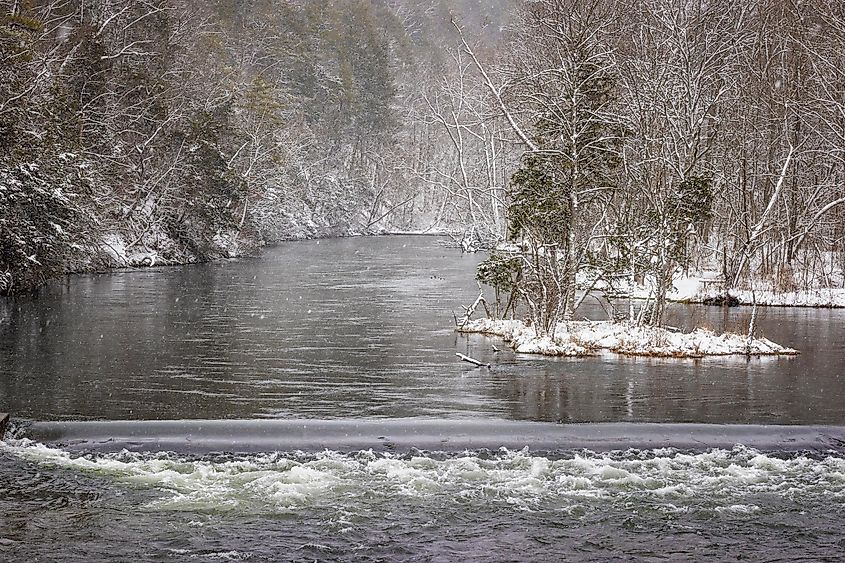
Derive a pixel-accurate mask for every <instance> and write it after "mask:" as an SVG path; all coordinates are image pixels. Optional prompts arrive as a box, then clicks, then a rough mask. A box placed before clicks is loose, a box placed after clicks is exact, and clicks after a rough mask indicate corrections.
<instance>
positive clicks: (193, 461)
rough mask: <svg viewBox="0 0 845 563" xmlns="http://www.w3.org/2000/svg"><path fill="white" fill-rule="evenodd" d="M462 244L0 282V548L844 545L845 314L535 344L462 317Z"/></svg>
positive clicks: (307, 552)
mask: <svg viewBox="0 0 845 563" xmlns="http://www.w3.org/2000/svg"><path fill="white" fill-rule="evenodd" d="M479 259H480V257H479V256H468V255H461V254H459V253H458V252H457V251H455V250H453V249H448V248H445V247H443V246H441V245H439V244H438V243H437V239H435V238H433V237H382V238H358V239H342V240H323V241H308V242H296V243H288V244H283V245H280V246H277V247H274V248H269V249H266V250H265V251H264V252H263V253H262V254H261V255H260V256H259V257H256V258H250V259H241V260H235V261H230V262H225V263H222V264H211V265H195V266H188V267H182V268H157V269H149V270H142V271H134V272H130V271H126V272H117V273H111V274H104V275H99V276H76V277H72V278H70V279H68V280H67V282H66V283H60V284H55V285H52V286H50V287H48V288H46V289H45V290H43V291H42V292H40V293H39V294H37V295H35V296H28V297H18V298H15V299H10V300H6V301H2V302H0V411H2V412H11V413H12V414H13V416H14V418H15V420H16V424H15V428H13V431H12V433H11V436H10V437H8V438H7V442H6V443H5V444H3V445H0V560H11V561H33V560H85V561H91V560H104V559H118V560H128V559H133V560H138V561H147V560H150V561H156V560H192V561H197V560H199V561H203V560H208V561H222V560H251V561H266V560H315V559H316V560H336V559H344V560H397V559H398V560H444V561H445V560H455V559H473V560H490V561H503V560H515V561H517V560H518V561H521V560H542V559H549V558H555V559H559V558H560V557H561V556H564V555H565V556H566V557H567V558H568V559H577V560H607V559H614V558H617V559H626V560H627V559H639V560H657V559H671V560H678V559H701V558H705V557H710V558H718V559H739V558H752V559H761V558H765V559H781V558H782V559H786V560H794V559H796V558H805V559H824V558H827V559H834V558H837V557H840V554H841V553H842V552H843V550H845V541H843V537H845V502H843V501H845V456H843V451H844V450H845V447H843V444H842V442H841V440H840V439H839V438H838V437H837V436H841V432H840V430H841V429H839V428H837V427H838V426H841V425H845V409H843V408H842V406H843V405H845V378H843V372H845V370H843V368H842V361H843V359H845V329H843V327H845V322H844V321H845V312H843V311H831V310H816V309H764V310H762V311H761V314H760V319H759V321H758V326H759V333H760V334H762V335H764V336H766V337H768V338H770V339H772V340H774V341H776V342H778V343H781V344H784V345H789V346H792V347H795V348H798V349H799V350H801V352H802V354H801V355H800V356H798V357H794V358H762V359H761V358H750V359H747V358H716V359H704V360H670V359H654V358H619V357H614V356H610V355H607V356H600V357H594V358H583V359H551V358H537V357H526V356H520V355H516V354H513V353H512V352H510V350H509V349H507V348H505V347H504V346H502V345H501V343H500V342H498V341H496V340H495V339H490V338H487V337H484V336H479V335H469V336H464V335H458V334H456V333H455V332H454V331H453V330H452V326H453V317H452V315H453V312H455V313H459V312H460V310H461V305H462V304H466V303H469V302H470V301H472V300H473V299H474V297H475V295H476V293H477V288H476V287H475V283H474V281H473V271H474V267H475V264H476V262H477V260H479ZM580 312H581V313H582V314H584V315H588V316H591V317H593V318H601V315H602V314H603V310H602V308H601V306H600V305H599V303H598V300H596V299H589V300H588V302H587V304H586V305H585V307H584V308H583V311H580ZM749 314H750V311H748V310H747V309H744V308H736V309H729V310H728V309H721V308H706V307H700V306H680V305H679V306H673V307H672V308H671V311H670V319H669V323H670V324H673V325H675V326H678V327H684V328H689V327H691V326H701V325H705V326H710V327H712V328H714V329H716V330H723V329H729V330H742V327H744V326H746V325H747V322H748V316H749ZM493 344H496V345H497V346H499V348H502V349H503V350H502V351H501V352H494V351H493V348H492V345H493ZM456 351H457V352H461V353H465V354H468V355H471V356H473V357H476V358H479V359H481V360H483V361H485V362H491V363H492V364H493V366H492V368H491V369H489V370H488V369H486V368H474V367H472V366H470V365H468V364H466V363H461V362H459V361H457V359H456V358H455V355H454V354H455V352H456ZM187 419H196V420H197V421H198V422H197V423H190V422H184V423H170V422H166V423H162V424H158V425H155V424H152V423H151V422H149V421H155V420H161V421H171V420H187ZM222 419H249V420H250V421H252V422H248V423H245V422H232V423H231V424H229V426H230V427H237V428H239V429H240V430H238V432H235V433H231V432H234V431H230V434H231V435H227V436H226V439H227V440H229V441H228V442H225V443H226V444H228V445H232V444H234V446H232V447H228V445H227V446H226V447H221V446H220V444H221V443H223V442H221V441H220V440H221V430H220V428H221V426H220V425H221V424H225V423H220V422H217V423H203V422H200V421H202V420H218V421H219V420H222ZM103 420H105V421H123V422H111V423H102V422H92V423H86V422H85V421H103ZM261 420H265V421H267V422H266V423H261V422H260V421H261ZM31 421H35V422H33V423H32V424H30V422H31ZM133 421H137V422H133ZM142 421H147V422H142ZM309 421H311V422H310V423H309ZM356 421H357V422H360V425H359V426H360V427H358V426H355V424H356ZM380 421H381V422H380ZM435 421H440V422H435ZM462 421H464V422H462ZM558 422H565V423H576V422H577V423H597V422H602V423H611V424H606V425H590V424H585V425H572V426H570V425H566V426H561V425H560V424H555V423H558ZM631 423H657V424H652V425H636V424H635V426H633V427H632V426H631V425H630V424H631ZM669 423H672V424H669ZM689 423H707V424H708V425H711V426H704V427H702V426H701V425H690V424H689ZM347 424H351V425H352V426H353V427H354V428H352V429H351V430H350V429H348V428H346V426H343V425H347ZM435 424H442V425H441V426H433V425H435ZM733 424H742V425H744V426H741V427H737V426H722V425H733ZM769 424H787V425H798V426H800V429H799V430H796V431H795V432H793V433H789V432H786V430H785V429H777V428H774V427H768V426H764V425H769ZM174 425H176V426H174ZM179 425H184V426H179ZM286 425H287V426H286ZM337 425H342V426H341V427H340V429H338V427H337ZM712 425H719V426H712ZM293 426H297V428H298V427H299V426H302V427H303V428H306V430H303V431H302V432H304V434H302V433H301V434H296V436H300V438H298V439H299V441H297V440H293V439H292V438H290V437H289V434H291V433H292V431H291V430H290V428H292V427H293ZM285 428H287V430H285ZM344 428H346V429H344ZM362 428H363V429H362ZM497 428H498V429H500V430H501V434H500V435H501V436H502V437H501V440H499V442H497V438H496V429H497ZM573 428H577V429H586V430H584V432H585V434H584V435H585V436H587V438H584V437H583V436H582V435H581V434H580V433H578V432H581V430H578V432H576V434H577V435H572V436H569V437H568V438H567V439H566V440H563V438H562V437H560V432H561V431H562V430H561V429H570V430H571V429H573ZM632 428H635V429H638V430H636V432H634V431H633V430H632ZM643 428H646V429H648V430H647V432H646V431H641V430H639V429H643ZM702 428H705V429H706V428H715V429H716V430H715V431H713V432H710V431H705V430H702ZM327 429H329V430H327ZM331 429H334V430H331ZM432 429H434V430H432ZM505 429H507V432H508V434H507V436H508V438H507V439H506V438H505V437H504V435H505V432H506V430H505ZM743 429H747V430H743ZM803 429H806V432H805V431H804V430H803ZM165 430H166V432H170V433H171V434H172V435H178V436H181V437H182V438H183V439H181V441H179V442H165V441H162V440H164V438H163V434H162V432H165ZM330 431H331V432H333V434H331V433H330ZM567 431H569V430H567ZM708 432H709V434H708ZM632 434H636V435H637V436H640V435H641V434H643V435H645V434H647V435H648V436H657V438H648V439H647V440H646V439H640V438H637V439H631V435H632ZM710 434H712V435H713V436H712V439H710V438H708V437H707V436H709V435H710ZM291 435H292V434H291ZM432 435H434V436H435V438H436V439H434V440H432V439H429V438H431V436H432ZM268 436H270V438H268ZM302 436H304V438H303V437H302ZM338 436H341V438H338ZM420 436H427V438H426V439H427V441H424V440H423V439H422V438H420ZM491 436H493V437H492V438H491ZM590 436H592V437H590ZM596 436H599V438H600V439H596V438H595V437H596ZM747 436H748V438H747V439H746V437H747ZM629 439H630V440H632V441H626V440H629ZM151 440H153V441H155V440H158V441H157V442H155V443H156V444H157V446H156V447H153V446H151V444H152V443H153V442H151ZM332 440H334V441H332ZM344 440H346V441H344ZM356 440H357V441H356ZM415 440H418V441H419V442H418V443H415ZM556 440H559V441H557V442H556ZM584 440H586V441H584ZM95 443H96V444H97V447H94V444H95ZM439 444H443V446H442V447H440V446H439ZM505 444H506V445H507V446H508V447H507V448H506V449H500V448H499V447H498V446H499V445H505ZM521 444H527V445H530V446H531V447H529V448H528V449H523V448H522V447H520V446H521ZM555 444H560V445H561V447H554V446H555ZM602 444H617V445H618V444H622V445H623V446H625V445H626V444H627V445H628V446H630V448H626V447H623V448H622V449H617V447H613V448H611V447H610V446H608V447H602ZM696 444H700V445H696ZM414 445H417V446H418V447H426V448H427V449H425V450H417V449H415V448H414ZM564 445H565V446H564ZM265 446H266V448H265ZM271 446H272V447H271ZM323 446H325V447H323ZM327 448H328V449H327ZM265 449H266V450H268V451H264V450H265ZM279 449H281V450H282V451H269V450H279ZM217 450H230V451H242V452H252V453H242V454H232V453H229V454H225V453H216V451H217Z"/></svg>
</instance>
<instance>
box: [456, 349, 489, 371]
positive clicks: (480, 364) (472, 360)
mask: <svg viewBox="0 0 845 563" xmlns="http://www.w3.org/2000/svg"><path fill="white" fill-rule="evenodd" d="M455 355H456V356H457V357H459V358H460V359H461V361H462V362H469V363H471V364H475V365H477V366H479V367H485V368H490V364H485V363H484V362H480V361H478V360H476V359H475V358H470V357H469V356H465V355H464V354H461V353H460V352H455Z"/></svg>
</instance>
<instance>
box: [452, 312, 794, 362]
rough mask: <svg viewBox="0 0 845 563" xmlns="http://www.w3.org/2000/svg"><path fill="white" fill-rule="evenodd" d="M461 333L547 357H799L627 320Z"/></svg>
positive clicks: (743, 339)
mask: <svg viewBox="0 0 845 563" xmlns="http://www.w3.org/2000/svg"><path fill="white" fill-rule="evenodd" d="M459 330H460V331H461V332H474V333H482V334H493V335H496V336H500V337H502V339H504V340H505V341H506V342H509V343H510V345H511V347H512V348H513V349H514V350H515V351H516V352H520V353H526V354H543V355H546V356H587V355H591V354H594V353H595V352H597V351H599V350H609V351H611V352H616V353H618V354H626V355H631V356H660V357H674V358H701V357H704V356H728V355H734V354H742V355H744V354H751V355H761V356H769V355H793V354H797V353H798V352H797V351H796V350H793V349H792V348H786V347H784V346H781V345H779V344H776V343H774V342H772V341H771V340H768V339H766V338H754V339H752V340H751V342H750V343H749V342H748V337H747V336H746V335H740V334H732V333H725V334H715V333H713V332H711V331H709V330H705V329H696V330H695V331H693V332H690V333H681V332H672V331H669V330H666V329H663V328H652V327H638V326H633V325H631V324H629V323H627V322H620V323H614V322H609V321H597V322H593V321H578V322H570V323H561V324H560V325H559V326H558V328H557V330H556V331H555V336H554V338H549V337H545V338H538V337H537V335H536V333H535V332H534V329H533V328H532V327H530V326H526V325H525V323H523V322H522V321H507V320H504V321H494V320H490V319H476V320H473V321H469V322H468V323H467V324H466V325H464V327H463V328H461V329H459Z"/></svg>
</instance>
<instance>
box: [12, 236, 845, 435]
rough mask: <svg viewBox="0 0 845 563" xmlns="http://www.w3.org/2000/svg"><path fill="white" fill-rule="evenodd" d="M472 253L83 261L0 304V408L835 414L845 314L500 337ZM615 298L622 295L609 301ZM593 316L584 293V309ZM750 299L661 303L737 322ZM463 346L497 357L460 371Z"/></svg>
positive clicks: (318, 413) (357, 246)
mask: <svg viewBox="0 0 845 563" xmlns="http://www.w3.org/2000/svg"><path fill="white" fill-rule="evenodd" d="M480 258H481V257H480V256H467V255H463V256H462V255H461V254H459V253H458V252H456V251H454V250H451V249H447V248H444V247H442V246H440V245H439V244H437V241H436V239H434V238H431V237H389V238H366V239H346V240H328V241H310V242H297V243H289V244H283V245H280V246H278V247H275V248H271V249H267V250H266V251H265V252H264V253H263V254H262V256H261V257H259V258H252V259H243V260H238V261H232V262H227V263H223V264H212V265H197V266H190V267H185V268H162V269H154V270H143V271H137V272H119V273H113V274H108V275H100V276H79V277H74V278H71V279H70V280H69V281H67V282H66V283H61V284H56V285H53V286H51V287H49V288H48V289H46V290H44V291H42V292H41V293H40V294H38V295H37V296H33V297H19V298H16V299H12V300H5V301H0V362H2V365H0V410H2V411H11V412H13V413H16V414H17V415H18V416H25V417H31V418H37V419H58V418H64V417H71V418H115V419H123V418H128V419H133V418H134V419H154V418H159V419H166V418H224V417H230V418H235V417H238V418H252V417H303V416H305V417H316V418H331V417H345V416H352V417H355V416H390V417H394V416H448V417H466V416H470V417H474V416H485V417H486V416H498V417H506V418H515V419H532V420H547V421H553V420H563V421H612V420H642V421H679V422H681V421H700V422H718V421H727V422H757V423H765V422H781V423H783V422H792V423H828V424H837V423H845V414H843V412H842V410H841V405H842V404H843V401H845V382H843V380H842V377H841V371H842V370H841V367H840V365H839V362H840V361H841V358H843V357H845V354H843V353H845V333H843V321H845V312H843V311H830V310H816V309H793V310H790V309H761V311H760V316H759V319H758V326H759V332H758V333H759V334H762V335H764V336H766V337H768V338H771V339H772V340H774V341H776V342H780V343H783V344H786V345H790V346H794V347H797V348H799V349H800V350H801V351H802V352H803V353H802V355H801V356H799V357H797V358H751V359H747V358H716V359H706V360H674V359H655V358H619V357H616V356H602V357H596V358H585V359H548V358H534V357H526V356H517V355H515V354H513V353H512V352H510V350H508V349H505V350H503V351H502V352H500V353H498V354H496V353H494V352H493V350H492V347H491V344H493V343H496V344H497V345H499V347H500V348H501V347H502V346H501V345H500V343H499V342H497V341H496V340H495V339H488V338H486V337H482V336H478V335H470V336H462V335H457V334H455V333H454V332H453V331H452V329H451V324H452V312H453V311H459V310H460V305H461V304H462V303H467V302H469V301H471V300H472V299H473V298H474V296H475V293H476V291H477V289H476V288H475V284H474V280H473V270H474V267H475V264H476V263H477V261H478V260H479V259H480ZM622 306H623V307H624V304H622ZM583 313H584V314H586V315H589V316H591V317H593V318H601V316H602V315H603V313H602V309H601V307H600V306H599V304H597V303H596V302H595V301H593V300H590V301H588V303H587V304H586V305H585V310H584V312H583ZM749 314H750V310H749V309H747V308H735V309H730V310H728V309H720V308H706V307H699V306H680V305H679V306H674V307H672V308H671V311H670V316H669V319H668V322H669V324H672V325H674V326H679V327H682V328H690V327H692V326H696V325H699V326H709V327H712V328H714V329H716V330H723V329H725V328H727V329H728V330H739V331H742V330H744V328H745V327H746V326H747V323H748V320H749ZM455 351H460V352H463V353H467V354H469V355H472V356H474V357H478V358H479V359H482V360H484V361H490V362H492V363H493V364H494V367H493V369H492V370H490V371H488V370H486V369H473V368H472V367H471V366H468V365H467V364H463V363H460V362H458V361H456V359H455V357H454V352H455Z"/></svg>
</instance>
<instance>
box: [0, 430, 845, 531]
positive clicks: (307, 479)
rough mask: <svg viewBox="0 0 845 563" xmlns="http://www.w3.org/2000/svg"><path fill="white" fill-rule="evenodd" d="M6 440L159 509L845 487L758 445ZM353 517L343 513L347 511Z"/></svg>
mask: <svg viewBox="0 0 845 563" xmlns="http://www.w3.org/2000/svg"><path fill="white" fill-rule="evenodd" d="M0 448H2V449H4V450H5V451H7V452H10V453H12V454H14V455H17V456H20V457H21V458H24V459H27V460H30V461H33V462H36V463H38V464H41V465H43V466H47V467H56V468H61V469H67V470H71V471H79V472H83V473H87V474H92V475H99V476H103V477H107V478H109V479H113V480H115V481H116V482H117V483H120V484H123V485H125V486H130V487H139V488H143V489H153V490H158V491H160V493H161V494H160V498H159V499H158V500H156V501H154V502H152V503H151V504H150V505H148V507H147V508H148V509H152V510H191V511H211V512H227V511H235V512H248V513H255V512H264V513H282V512H289V511H296V510H300V509H303V508H307V507H311V506H331V507H333V508H337V510H338V513H339V514H343V511H344V510H349V511H354V510H355V508H356V503H360V502H361V501H362V499H366V501H367V502H368V503H375V504H382V505H384V506H390V505H391V503H394V502H397V501H402V499H411V500H413V499H424V498H432V497H436V498H441V497H442V496H444V495H445V496H446V497H447V498H454V499H463V501H466V502H485V503H488V502H499V503H503V504H506V505H513V506H514V507H516V508H519V509H525V510H530V509H533V508H535V507H537V506H538V505H540V504H542V503H544V502H552V503H554V505H555V507H556V508H558V509H561V510H570V509H573V510H574V507H575V506H578V505H581V504H583V503H590V502H593V501H596V499H599V500H602V502H605V501H608V502H615V501H617V500H619V501H621V502H629V501H630V500H631V499H639V500H641V501H644V502H648V503H650V504H651V505H653V506H655V507H657V509H659V510H665V511H669V512H676V511H685V510H689V509H690V506H693V505H689V506H688V505H687V504H685V503H691V502H693V500H691V499H694V505H695V506H698V504H696V503H701V502H702V499H704V500H706V502H707V503H709V506H710V509H711V510H715V511H716V512H718V513H723V512H724V513H730V514H750V513H753V512H755V511H756V510H757V509H758V508H759V507H756V505H755V504H754V503H753V502H748V501H744V500H743V499H744V497H746V496H750V495H757V494H760V493H776V494H779V495H784V496H787V497H789V498H793V499H799V500H806V499H808V498H811V497H813V496H814V495H815V496H818V497H825V498H828V499H829V498H831V497H834V498H843V497H845V459H843V458H842V457H838V456H834V455H831V456H828V457H823V458H820V459H815V458H810V457H806V456H802V455H797V456H792V457H787V458H781V457H778V456H774V455H770V454H765V453H760V452H757V451H755V450H752V449H746V448H743V447H737V448H734V449H733V450H710V451H707V452H703V453H698V454H690V453H682V452H675V451H673V450H670V449H661V450H653V451H629V452H611V453H602V454H598V453H592V452H582V453H579V454H577V455H563V456H562V457H561V458H560V459H557V458H548V457H543V456H540V455H533V454H531V453H530V452H528V451H527V450H522V451H507V450H504V449H503V450H502V451H500V452H498V453H497V454H494V455H489V454H488V455H476V454H473V453H469V452H467V453H465V454H463V455H458V456H448V455H435V456H427V455H416V456H398V455H391V454H375V453H373V452H372V451H366V452H357V453H352V454H342V453H338V452H332V451H325V452H322V453H319V454H309V455H306V454H302V453H291V454H280V453H274V454H262V455H250V456H242V457H237V458H221V459H213V458H187V457H179V456H176V455H172V454H134V453H129V452H126V451H124V452H121V453H119V454H108V455H96V456H95V455H85V456H79V455H72V454H70V453H68V452H66V451H63V450H61V449H57V448H51V447H47V446H45V445H43V444H37V443H33V442H30V441H28V440H18V441H14V440H13V441H10V442H9V443H7V444H2V443H0ZM339 524H343V525H344V526H346V525H347V524H348V522H347V521H346V520H343V521H339Z"/></svg>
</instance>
